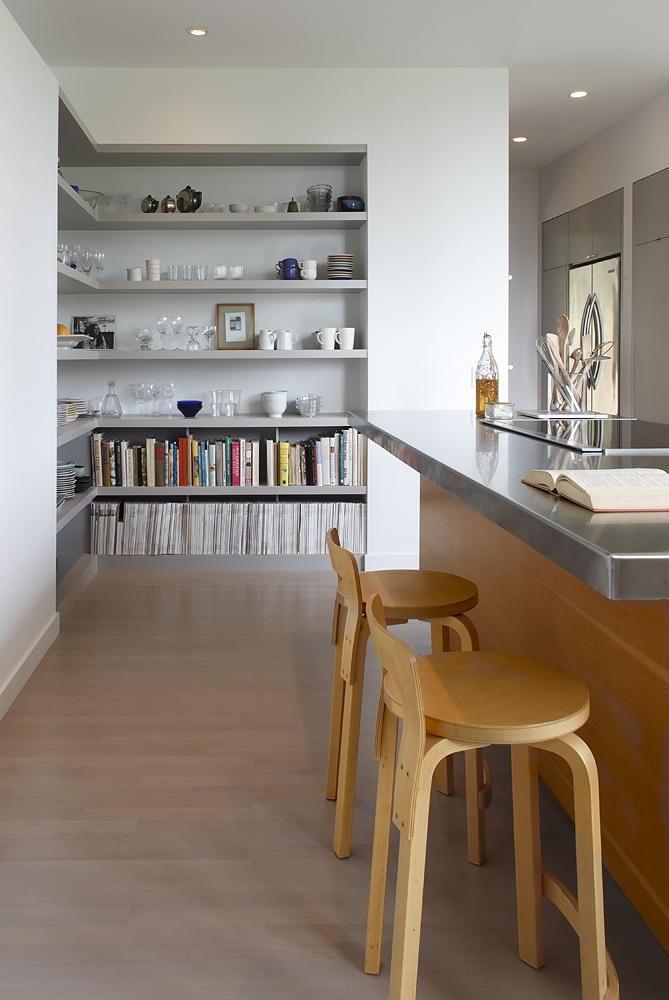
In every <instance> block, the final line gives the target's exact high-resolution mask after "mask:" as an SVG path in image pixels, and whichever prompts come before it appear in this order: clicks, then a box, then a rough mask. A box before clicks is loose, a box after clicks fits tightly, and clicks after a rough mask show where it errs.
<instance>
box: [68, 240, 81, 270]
mask: <svg viewBox="0 0 669 1000" xmlns="http://www.w3.org/2000/svg"><path fill="white" fill-rule="evenodd" d="M70 267H76V269H77V271H79V270H81V246H80V245H79V244H78V243H75V245H74V246H73V247H72V249H71V250H70Z"/></svg>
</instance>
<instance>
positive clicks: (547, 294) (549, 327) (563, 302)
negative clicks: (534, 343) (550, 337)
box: [541, 265, 569, 333]
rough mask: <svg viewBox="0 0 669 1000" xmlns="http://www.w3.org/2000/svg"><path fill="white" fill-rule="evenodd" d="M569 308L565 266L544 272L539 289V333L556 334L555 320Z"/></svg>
mask: <svg viewBox="0 0 669 1000" xmlns="http://www.w3.org/2000/svg"><path fill="white" fill-rule="evenodd" d="M568 308H569V273H568V269H567V266H566V265H565V266H564V267H554V268H553V269H552V270H550V271H544V273H543V280H542V287H541V333H556V332H557V318H558V316H559V315H560V314H561V313H567V311H568Z"/></svg>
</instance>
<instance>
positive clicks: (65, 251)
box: [58, 243, 70, 266]
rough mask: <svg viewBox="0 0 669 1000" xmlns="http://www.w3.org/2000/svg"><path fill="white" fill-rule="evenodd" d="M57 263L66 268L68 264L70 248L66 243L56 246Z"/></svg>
mask: <svg viewBox="0 0 669 1000" xmlns="http://www.w3.org/2000/svg"><path fill="white" fill-rule="evenodd" d="M58 261H59V263H60V264H65V265H66V266H67V265H68V264H69V263H70V248H69V247H68V245H67V243H59V244H58Z"/></svg>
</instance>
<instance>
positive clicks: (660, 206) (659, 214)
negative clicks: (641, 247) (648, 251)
mask: <svg viewBox="0 0 669 1000" xmlns="http://www.w3.org/2000/svg"><path fill="white" fill-rule="evenodd" d="M632 191H633V195H632V199H633V200H632V213H633V240H634V245H635V246H636V245H637V244H639V243H648V242H649V241H650V240H659V239H663V238H665V237H667V236H669V167H668V168H667V169H666V170H660V171H659V172H658V173H657V174H651V175H650V177H643V178H642V179H641V180H640V181H637V182H636V184H635V185H634V187H633V188H632Z"/></svg>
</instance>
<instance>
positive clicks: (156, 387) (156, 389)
mask: <svg viewBox="0 0 669 1000" xmlns="http://www.w3.org/2000/svg"><path fill="white" fill-rule="evenodd" d="M161 389H162V385H161V383H160V382H149V395H150V396H151V397H152V399H153V414H152V415H153V416H154V417H156V416H158V396H159V395H160V390H161Z"/></svg>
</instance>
